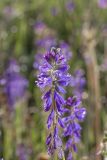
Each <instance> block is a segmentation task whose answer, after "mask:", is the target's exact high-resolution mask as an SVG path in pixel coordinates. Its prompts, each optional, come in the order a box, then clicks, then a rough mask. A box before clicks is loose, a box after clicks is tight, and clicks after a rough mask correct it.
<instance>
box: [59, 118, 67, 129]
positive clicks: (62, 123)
mask: <svg viewBox="0 0 107 160" xmlns="http://www.w3.org/2000/svg"><path fill="white" fill-rule="evenodd" d="M58 123H59V125H60V126H61V127H62V128H64V127H65V124H64V121H63V120H62V119H61V118H58Z"/></svg>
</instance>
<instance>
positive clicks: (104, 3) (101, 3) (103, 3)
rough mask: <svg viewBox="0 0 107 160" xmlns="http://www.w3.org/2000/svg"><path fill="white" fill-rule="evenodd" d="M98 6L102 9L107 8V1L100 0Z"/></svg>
mask: <svg viewBox="0 0 107 160" xmlns="http://www.w3.org/2000/svg"><path fill="white" fill-rule="evenodd" d="M98 5H99V7H100V8H103V9H105V8H107V0H98Z"/></svg>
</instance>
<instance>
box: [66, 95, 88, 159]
mask: <svg viewBox="0 0 107 160" xmlns="http://www.w3.org/2000/svg"><path fill="white" fill-rule="evenodd" d="M66 104H67V106H68V107H69V114H68V116H67V117H66V118H65V119H64V120H65V126H66V127H65V128H64V133H63V135H64V137H68V140H67V142H66V149H67V150H68V151H69V155H68V160H69V159H70V158H69V157H72V152H73V151H74V152H77V147H76V144H77V143H79V142H80V138H81V135H80V132H81V126H80V124H79V122H81V121H83V120H84V118H85V116H86V109H85V108H84V107H81V101H80V99H78V98H77V97H69V98H68V99H67V102H66ZM71 160H72V158H71Z"/></svg>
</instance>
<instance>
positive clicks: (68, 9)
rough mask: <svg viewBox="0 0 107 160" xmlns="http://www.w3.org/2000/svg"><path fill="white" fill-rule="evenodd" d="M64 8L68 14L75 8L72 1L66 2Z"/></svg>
mask: <svg viewBox="0 0 107 160" xmlns="http://www.w3.org/2000/svg"><path fill="white" fill-rule="evenodd" d="M65 7H66V10H67V11H68V12H72V11H73V10H74V8H75V5H74V2H73V1H72V0H68V1H67V2H66V5H65Z"/></svg>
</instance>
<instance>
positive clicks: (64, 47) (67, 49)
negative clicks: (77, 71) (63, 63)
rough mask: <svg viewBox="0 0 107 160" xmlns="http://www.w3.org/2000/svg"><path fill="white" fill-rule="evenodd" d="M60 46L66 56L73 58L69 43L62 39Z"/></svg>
mask: <svg viewBox="0 0 107 160" xmlns="http://www.w3.org/2000/svg"><path fill="white" fill-rule="evenodd" d="M59 46H60V48H61V49H62V52H63V55H64V56H65V57H66V59H67V60H70V59H71V58H72V52H71V50H70V47H69V45H68V44H67V43H66V42H64V41H61V42H60V45H59Z"/></svg>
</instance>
